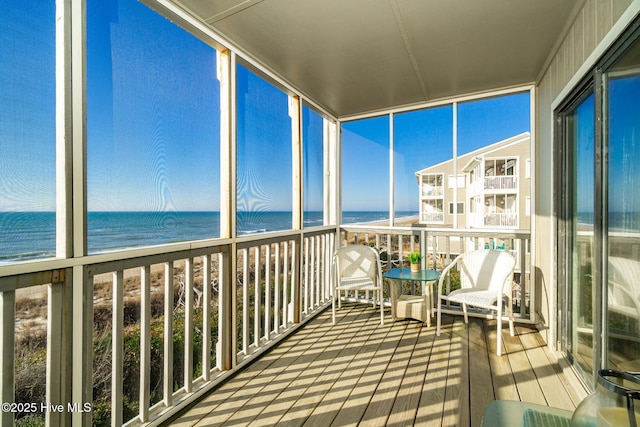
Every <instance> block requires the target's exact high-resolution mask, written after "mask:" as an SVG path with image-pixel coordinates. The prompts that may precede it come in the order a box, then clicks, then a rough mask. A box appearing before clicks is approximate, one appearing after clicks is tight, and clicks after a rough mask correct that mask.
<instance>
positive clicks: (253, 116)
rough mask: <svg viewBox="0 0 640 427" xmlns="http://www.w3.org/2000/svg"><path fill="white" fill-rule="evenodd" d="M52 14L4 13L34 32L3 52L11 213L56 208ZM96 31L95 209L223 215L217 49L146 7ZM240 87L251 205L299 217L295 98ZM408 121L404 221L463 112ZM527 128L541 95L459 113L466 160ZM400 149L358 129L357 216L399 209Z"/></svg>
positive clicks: (6, 190)
mask: <svg viewBox="0 0 640 427" xmlns="http://www.w3.org/2000/svg"><path fill="white" fill-rule="evenodd" d="M9 3H13V2H9ZM43 3H44V4H43ZM49 3H50V2H39V1H37V0H28V3H23V4H20V5H19V6H16V5H14V4H7V2H2V4H1V5H0V8H2V9H0V12H1V16H3V17H8V19H2V20H1V22H2V32H3V34H6V33H12V34H16V30H18V31H17V33H18V34H20V36H19V37H15V36H13V35H12V37H11V38H10V39H11V40H12V41H14V40H15V42H14V44H8V43H3V44H2V48H1V49H0V55H2V57H0V59H2V63H3V64H6V63H13V64H15V65H16V66H15V67H2V75H0V76H1V80H0V81H2V82H3V84H2V86H0V90H1V91H2V92H0V93H1V94H2V98H3V102H2V103H1V104H0V105H1V106H0V108H2V110H0V112H1V114H0V123H1V126H0V131H1V132H2V133H1V134H0V135H1V139H0V150H1V154H2V155H1V156H0V171H1V172H2V174H1V176H2V190H3V191H2V192H1V193H0V210H54V208H55V80H54V79H55V68H54V67H55V56H54V48H55V46H54V34H55V32H54V31H55V28H54V23H55V22H54V19H53V18H54V16H55V14H54V12H55V10H54V5H53V4H49ZM25 11H29V13H30V14H32V15H31V16H29V15H26V14H25ZM87 20H88V22H87V37H88V40H87V52H88V53H87V59H88V64H87V76H88V80H87V135H88V136H87V138H88V143H87V147H88V148H87V152H88V153H87V155H88V159H87V175H88V178H87V179H88V181H87V187H88V207H89V210H91V211H118V210H134V211H135V210H140V211H187V210H205V211H212V210H213V211H214V210H218V209H219V206H220V202H219V197H220V195H219V194H220V188H219V182H220V179H219V168H220V165H219V156H220V155H219V128H220V124H219V107H218V102H219V101H218V100H219V87H218V81H217V79H216V78H215V75H216V53H215V50H214V49H212V48H211V47H210V46H208V45H206V44H205V43H203V42H201V41H199V40H198V39H196V38H195V37H193V36H191V35H190V34H188V33H187V32H185V31H183V30H181V29H179V28H178V27H176V26H175V25H174V24H172V23H171V22H169V21H168V20H166V19H164V18H163V17H161V16H159V15H157V14H156V13H155V12H153V11H151V10H150V9H148V8H147V7H145V6H144V5H142V4H141V3H138V2H136V1H134V0H120V1H115V0H109V1H98V0H89V1H88V4H87ZM25 28H28V29H29V31H26V30H24V29H25ZM20 29H23V31H22V32H20V31H19V30H20ZM34 29H35V31H34ZM12 61H13V62H12ZM24 70H33V72H32V73H29V72H26V73H25V72H24ZM4 82H9V84H5V83H4ZM237 89H238V90H237V91H238V133H237V137H238V182H239V187H240V191H239V194H238V207H239V209H241V210H251V211H254V210H256V211H266V210H290V209H291V206H292V201H291V199H292V193H291V179H292V178H291V173H292V172H291V119H290V117H289V115H288V97H287V95H286V94H284V93H283V92H282V91H280V90H279V89H277V88H276V87H274V86H272V85H270V84H268V83H267V82H265V81H264V80H262V79H261V78H259V77H257V76H256V75H255V74H253V73H252V72H250V71H248V70H246V69H245V68H243V67H242V66H239V67H238V86H237ZM7 100H8V102H7ZM303 116H304V117H303V118H304V120H305V123H303V133H304V135H305V143H306V144H308V147H306V156H305V160H304V167H305V171H306V172H307V173H308V174H309V177H310V178H309V179H308V180H307V181H306V182H305V201H306V202H305V203H306V204H307V206H306V207H307V210H319V209H321V207H322V198H321V196H320V195H321V191H322V180H323V177H324V175H323V173H322V169H321V168H322V157H321V156H322V121H321V119H320V116H319V115H317V114H316V113H313V112H311V111H310V110H309V109H308V108H306V107H305V110H304V114H303ZM395 120H396V122H395V129H394V132H395V133H394V139H395V148H394V151H395V165H394V167H395V170H396V176H395V181H396V190H395V191H396V210H399V211H403V210H417V201H416V194H417V186H416V184H415V178H414V173H415V171H417V170H419V169H422V168H424V167H427V166H430V165H433V164H435V163H439V162H441V161H444V160H446V159H448V158H450V157H451V153H452V147H451V139H452V108H451V106H445V107H439V108H435V109H431V110H424V111H416V112H410V113H402V114H397V115H396V116H395ZM526 130H529V101H528V94H524V95H517V96H510V97H503V98H496V99H490V100H484V101H480V102H471V103H466V104H460V105H459V106H458V140H459V151H460V152H465V151H470V150H472V149H475V148H478V147H480V146H483V145H486V144H490V143H493V142H496V141H499V140H501V139H504V138H507V137H509V136H512V135H515V134H517V133H521V132H523V131H526ZM9 141H11V142H13V141H20V142H19V144H14V143H9ZM389 144H390V136H389V120H388V118H387V117H382V118H374V119H368V120H362V121H359V122H349V123H345V124H344V127H343V150H344V151H343V156H344V157H343V177H344V182H345V184H344V188H343V208H344V209H345V210H387V209H389V200H388V198H389V197H388V194H389V185H390V183H389V170H390V168H389ZM9 159H11V160H10V161H9Z"/></svg>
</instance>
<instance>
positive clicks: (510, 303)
mask: <svg viewBox="0 0 640 427" xmlns="http://www.w3.org/2000/svg"><path fill="white" fill-rule="evenodd" d="M507 304H509V307H508V310H509V333H510V334H511V336H512V337H513V336H515V331H514V330H513V297H512V296H511V295H507Z"/></svg>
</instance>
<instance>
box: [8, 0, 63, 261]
mask: <svg viewBox="0 0 640 427" xmlns="http://www.w3.org/2000/svg"><path fill="white" fill-rule="evenodd" d="M0 16H1V17H2V18H1V19H0V64H2V65H1V66H0V264H4V263H9V262H13V261H17V260H21V259H27V258H36V257H51V256H55V250H56V237H55V234H56V225H55V222H56V220H55V208H56V188H55V182H56V169H55V168H56V87H55V39H56V36H55V2H53V1H36V0H28V1H19V2H16V1H13V2H12V1H3V2H0Z"/></svg>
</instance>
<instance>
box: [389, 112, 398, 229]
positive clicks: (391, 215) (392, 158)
mask: <svg viewBox="0 0 640 427" xmlns="http://www.w3.org/2000/svg"><path fill="white" fill-rule="evenodd" d="M394 117H395V116H394V114H393V113H390V114H389V224H388V225H389V226H390V227H392V226H393V224H394V223H395V222H396V218H395V207H394V206H395V184H394V182H395V153H394V141H395V140H394V137H393V120H394Z"/></svg>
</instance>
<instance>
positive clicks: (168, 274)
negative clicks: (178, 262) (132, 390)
mask: <svg viewBox="0 0 640 427" xmlns="http://www.w3.org/2000/svg"><path fill="white" fill-rule="evenodd" d="M173 297H174V289H173V261H171V262H165V264H164V355H163V356H164V357H163V359H164V372H163V377H162V380H163V387H162V388H163V395H164V404H165V405H166V406H167V407H171V406H173Z"/></svg>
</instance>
